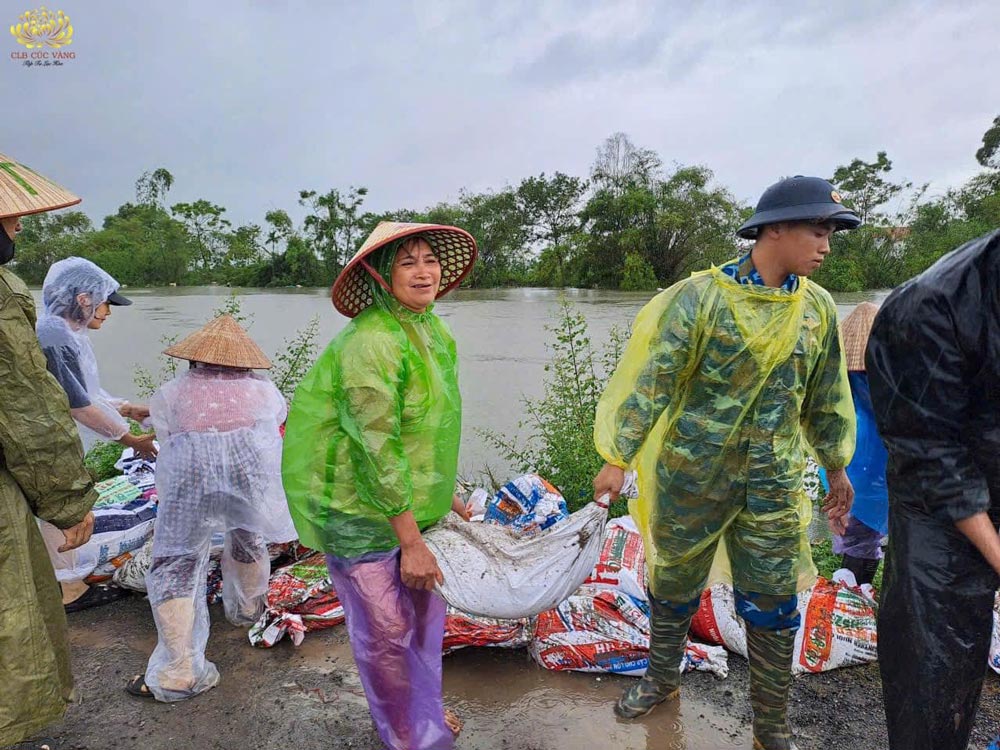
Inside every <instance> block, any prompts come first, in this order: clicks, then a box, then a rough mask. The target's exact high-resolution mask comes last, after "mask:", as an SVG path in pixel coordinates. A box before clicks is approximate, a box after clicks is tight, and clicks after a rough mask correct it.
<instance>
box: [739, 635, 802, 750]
mask: <svg viewBox="0 0 1000 750" xmlns="http://www.w3.org/2000/svg"><path fill="white" fill-rule="evenodd" d="M794 650H795V631H794V630H791V629H789V630H764V629H762V628H755V627H753V626H751V625H749V624H748V625H747V653H748V655H749V657H750V705H751V706H753V746H754V750H798V746H797V745H796V744H795V740H794V738H793V735H792V729H791V727H790V726H789V725H788V691H789V689H790V688H791V686H792V653H793V651H794Z"/></svg>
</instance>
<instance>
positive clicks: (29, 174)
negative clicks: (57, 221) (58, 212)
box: [0, 154, 80, 219]
mask: <svg viewBox="0 0 1000 750" xmlns="http://www.w3.org/2000/svg"><path fill="white" fill-rule="evenodd" d="M79 202H80V198H77V197H76V196H75V195H73V194H72V193H71V192H69V191H68V190H66V189H65V188H62V187H60V186H59V185H56V184H55V183H54V182H52V181H51V180H49V179H46V178H45V177H42V176H41V175H40V174H38V172H35V171H34V170H33V169H31V168H30V167H26V166H24V165H23V164H20V163H18V162H16V161H14V160H13V159H11V158H10V157H9V156H4V155H3V154H0V219H6V218H7V217H9V216H27V215H29V214H40V213H42V212H43V211H54V210H55V209H57V208H66V207H67V206H75V205H76V204H77V203H79Z"/></svg>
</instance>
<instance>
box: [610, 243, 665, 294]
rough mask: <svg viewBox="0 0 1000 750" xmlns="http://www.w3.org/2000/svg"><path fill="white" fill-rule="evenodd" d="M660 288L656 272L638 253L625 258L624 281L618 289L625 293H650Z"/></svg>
mask: <svg viewBox="0 0 1000 750" xmlns="http://www.w3.org/2000/svg"><path fill="white" fill-rule="evenodd" d="M657 286H659V282H658V281H657V280H656V272H655V271H654V270H653V267H652V266H651V265H649V262H648V261H647V260H646V259H645V258H643V257H642V256H641V255H639V254H638V253H629V254H628V255H626V256H625V267H624V268H623V269H622V281H621V284H619V286H618V288H619V289H621V290H622V291H623V292H648V291H652V290H654V289H656V288H657Z"/></svg>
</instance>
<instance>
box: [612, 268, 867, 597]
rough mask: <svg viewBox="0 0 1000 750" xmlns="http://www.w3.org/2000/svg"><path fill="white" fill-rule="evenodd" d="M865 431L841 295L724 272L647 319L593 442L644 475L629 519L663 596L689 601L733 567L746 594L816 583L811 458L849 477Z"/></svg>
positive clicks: (662, 298) (678, 293)
mask: <svg viewBox="0 0 1000 750" xmlns="http://www.w3.org/2000/svg"><path fill="white" fill-rule="evenodd" d="M854 432H855V417H854V408H853V405H852V401H851V392H850V387H849V385H848V380H847V372H846V369H845V366H844V357H843V347H842V346H841V343H840V336H839V333H838V330H837V312H836V307H835V306H834V303H833V299H832V298H831V297H830V295H829V294H828V293H827V292H826V291H825V290H824V289H823V288H822V287H819V286H817V285H816V284H813V283H810V282H809V281H808V280H807V279H801V280H800V282H799V287H798V289H797V290H796V291H794V292H788V291H786V290H784V289H774V288H770V287H763V286H745V285H741V284H739V283H737V282H736V281H734V280H733V279H731V278H730V277H728V276H727V275H725V274H724V273H722V272H721V271H720V270H719V269H717V268H713V269H711V270H709V271H703V272H700V273H696V274H693V275H692V276H691V277H690V278H688V279H686V280H684V281H681V282H679V283H677V284H675V285H674V286H672V287H670V288H669V289H667V290H666V291H664V292H662V293H661V294H659V295H657V296H656V297H654V298H653V300H652V301H651V302H649V304H647V305H646V307H645V308H643V310H642V311H641V312H640V313H639V315H638V317H637V318H636V321H635V326H634V329H633V333H632V338H631V340H630V341H629V344H628V347H627V348H626V350H625V353H624V355H623V356H622V360H621V362H620V364H619V366H618V369H617V371H616V372H615V374H614V376H613V377H612V378H611V381H610V383H609V384H608V387H607V389H606V391H605V393H604V394H603V396H602V397H601V400H600V403H599V405H598V409H597V419H596V423H595V428H594V437H595V443H596V445H597V449H598V451H599V452H600V454H601V455H602V456H603V457H604V459H605V460H606V461H608V462H609V463H611V464H614V465H617V466H620V467H622V468H634V469H636V470H637V471H638V474H639V497H638V499H637V500H633V501H632V502H631V503H630V511H631V514H632V517H633V518H634V519H635V521H636V523H637V524H638V526H639V528H640V529H641V530H642V533H643V536H644V539H645V543H646V560H647V565H648V567H649V573H650V589H651V591H652V593H653V595H654V596H655V597H656V598H658V599H667V600H670V601H677V602H687V601H691V600H692V599H694V598H695V597H697V596H698V595H699V594H700V593H701V590H702V589H703V587H704V586H705V584H706V582H707V581H708V580H724V579H728V578H730V575H729V574H730V571H731V580H732V582H733V584H734V585H735V586H736V587H737V588H738V589H739V590H741V591H744V592H756V593H762V594H770V595H781V596H785V595H790V594H794V593H796V592H797V591H802V590H804V589H805V588H808V587H809V586H810V585H811V584H812V583H813V581H814V580H815V567H814V566H813V564H812V557H811V554H810V550H809V544H808V539H807V538H806V534H805V530H806V526H807V525H808V523H809V520H810V517H811V506H810V503H809V499H808V497H807V496H806V494H805V492H804V490H803V486H802V483H803V476H804V473H805V465H806V455H807V451H811V452H812V453H813V454H814V455H815V456H816V458H817V460H818V461H819V463H820V464H821V465H822V466H824V467H826V468H827V469H829V470H834V469H840V468H843V467H844V466H846V465H847V464H848V462H849V461H850V459H851V456H852V454H853V453H854ZM722 538H724V539H725V541H726V544H724V545H721V544H718V542H719V540H720V539H722ZM717 552H718V558H717V559H716V553H717ZM727 553H728V554H727ZM727 558H728V559H727ZM713 560H714V561H715V568H714V569H713ZM710 572H711V577H710V575H709V574H710Z"/></svg>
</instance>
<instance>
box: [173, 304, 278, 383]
mask: <svg viewBox="0 0 1000 750" xmlns="http://www.w3.org/2000/svg"><path fill="white" fill-rule="evenodd" d="M163 353H164V354H166V355H167V356H168V357H176V358H177V359H187V360H190V361H192V362H204V363H205V364H208V365H221V366H223V367H239V368H240V369H244V370H269V369H271V360H269V359H268V358H267V356H266V355H265V354H264V352H262V351H261V350H260V347H259V346H257V344H255V343H254V341H253V339H252V338H250V336H249V335H248V334H247V332H246V331H244V330H243V327H242V326H241V325H240V324H239V323H237V322H236V321H235V320H233V318H232V316H230V315H220V316H219V317H218V318H216V319H215V320H213V321H212V322H210V323H209V324H208V325H206V326H205V327H204V328H202V329H201V330H199V331H195V332H194V333H192V334H191V335H190V336H188V337H187V338H186V339H184V340H183V341H181V342H180V343H178V344H174V345H173V346H171V347H170V348H169V349H167V350H166V351H164V352H163Z"/></svg>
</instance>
